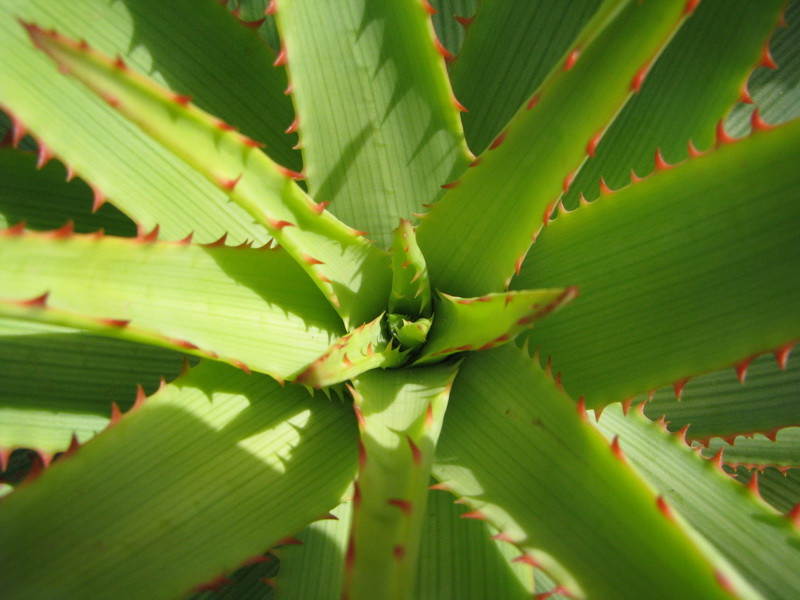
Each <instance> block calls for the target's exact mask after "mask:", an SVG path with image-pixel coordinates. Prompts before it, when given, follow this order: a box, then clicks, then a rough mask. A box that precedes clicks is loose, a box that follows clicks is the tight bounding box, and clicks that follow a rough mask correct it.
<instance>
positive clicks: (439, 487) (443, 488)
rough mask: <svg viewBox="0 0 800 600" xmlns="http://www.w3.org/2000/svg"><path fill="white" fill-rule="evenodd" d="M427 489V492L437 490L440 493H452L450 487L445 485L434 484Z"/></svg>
mask: <svg viewBox="0 0 800 600" xmlns="http://www.w3.org/2000/svg"><path fill="white" fill-rule="evenodd" d="M428 489H429V490H439V491H442V492H450V491H452V490H451V489H450V486H449V485H447V484H446V483H434V484H433V485H429V486H428Z"/></svg>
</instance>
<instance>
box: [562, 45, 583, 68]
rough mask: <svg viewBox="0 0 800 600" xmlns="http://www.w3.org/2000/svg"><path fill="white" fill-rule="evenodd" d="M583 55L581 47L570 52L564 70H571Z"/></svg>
mask: <svg viewBox="0 0 800 600" xmlns="http://www.w3.org/2000/svg"><path fill="white" fill-rule="evenodd" d="M580 55H581V49H580V48H575V49H574V50H573V51H572V52H570V53H569V55H568V56H567V60H565V61H564V70H565V71H569V70H570V69H572V67H574V66H575V63H576V62H577V61H578V57H579V56H580Z"/></svg>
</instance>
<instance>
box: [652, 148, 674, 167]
mask: <svg viewBox="0 0 800 600" xmlns="http://www.w3.org/2000/svg"><path fill="white" fill-rule="evenodd" d="M655 164H656V170H657V171H666V170H667V169H669V168H670V167H671V166H672V165H670V164H669V163H668V162H667V161H666V160H664V155H663V154H661V148H659V149H657V150H656V160H655Z"/></svg>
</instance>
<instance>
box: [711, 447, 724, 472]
mask: <svg viewBox="0 0 800 600" xmlns="http://www.w3.org/2000/svg"><path fill="white" fill-rule="evenodd" d="M709 460H710V461H711V463H712V464H713V465H714V466H715V467H717V469H718V470H720V471H721V470H722V446H720V448H719V450H717V451H716V452H715V453H714V456H712V457H711V458H710V459H709Z"/></svg>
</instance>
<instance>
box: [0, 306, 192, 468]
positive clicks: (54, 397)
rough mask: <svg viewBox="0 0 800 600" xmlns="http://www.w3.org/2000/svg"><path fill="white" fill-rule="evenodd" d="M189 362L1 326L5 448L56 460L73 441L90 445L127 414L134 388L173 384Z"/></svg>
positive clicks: (0, 441) (0, 429)
mask: <svg viewBox="0 0 800 600" xmlns="http://www.w3.org/2000/svg"><path fill="white" fill-rule="evenodd" d="M183 357H184V355H182V354H180V353H177V352H172V351H169V350H166V349H164V348H156V347H152V346H145V345H143V344H133V343H130V342H126V341H123V340H117V339H113V338H107V337H100V336H96V335H90V334H87V333H84V332H81V331H75V330H72V329H66V328H63V327H54V326H50V325H44V324H41V323H29V322H25V321H19V320H16V319H8V320H7V319H0V381H2V382H3V391H2V394H0V448H4V449H5V450H11V449H13V448H32V449H35V450H36V451H37V452H39V453H40V454H42V455H44V456H46V457H49V458H52V456H53V455H54V454H56V453H57V452H63V451H64V450H66V449H67V448H68V447H69V444H70V441H71V439H72V436H73V434H74V435H75V437H76V438H77V440H78V441H79V442H85V441H87V440H88V439H90V438H91V437H93V436H94V435H95V434H96V433H97V432H99V431H102V430H103V429H104V428H105V427H106V425H108V421H109V417H110V416H111V403H112V402H115V403H116V404H117V406H118V407H119V408H120V409H122V410H127V409H128V408H130V406H131V405H132V404H133V402H134V400H135V399H136V394H137V385H141V386H142V388H143V390H144V391H145V392H146V393H148V394H150V393H152V392H154V391H155V390H156V389H157V388H158V385H159V379H160V378H161V377H165V378H167V379H173V378H175V377H176V376H177V375H178V374H179V373H180V372H181V370H182V368H183Z"/></svg>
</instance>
